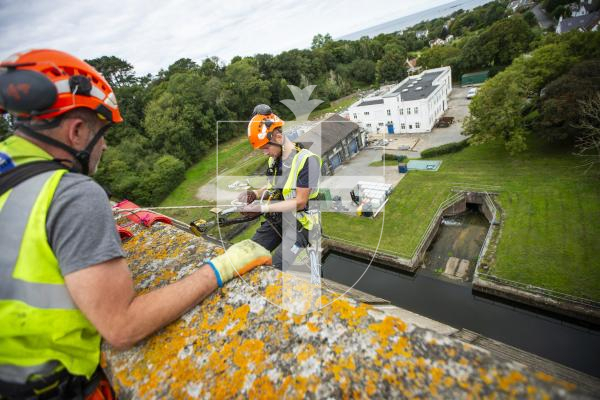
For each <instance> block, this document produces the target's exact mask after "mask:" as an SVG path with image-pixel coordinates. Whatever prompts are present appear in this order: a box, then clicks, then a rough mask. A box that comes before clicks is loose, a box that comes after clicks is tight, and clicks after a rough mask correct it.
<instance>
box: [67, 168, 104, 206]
mask: <svg viewBox="0 0 600 400" xmlns="http://www.w3.org/2000/svg"><path fill="white" fill-rule="evenodd" d="M64 194H73V195H84V196H85V197H94V196H102V198H103V199H106V198H107V197H108V196H107V195H106V192H105V190H104V189H103V188H102V186H100V184H98V182H96V181H95V180H93V179H92V178H90V177H89V176H86V175H82V174H78V173H74V172H67V173H66V174H65V175H64V176H63V177H62V179H61V180H60V182H59V184H58V187H57V188H56V193H55V197H57V196H60V195H64Z"/></svg>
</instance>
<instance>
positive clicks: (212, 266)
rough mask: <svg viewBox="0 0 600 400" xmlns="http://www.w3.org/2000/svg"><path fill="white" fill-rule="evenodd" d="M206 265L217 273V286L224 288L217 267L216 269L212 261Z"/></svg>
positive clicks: (207, 261) (208, 261) (205, 262)
mask: <svg viewBox="0 0 600 400" xmlns="http://www.w3.org/2000/svg"><path fill="white" fill-rule="evenodd" d="M204 264H206V265H209V266H210V267H211V268H212V270H213V272H214V273H215V277H216V278H217V285H219V287H223V279H221V274H220V273H219V270H218V269H217V267H215V264H213V263H212V261H210V260H206V261H204Z"/></svg>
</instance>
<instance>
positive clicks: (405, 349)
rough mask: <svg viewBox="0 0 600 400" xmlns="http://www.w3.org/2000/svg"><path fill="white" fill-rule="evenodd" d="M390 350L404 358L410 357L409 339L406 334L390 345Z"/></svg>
mask: <svg viewBox="0 0 600 400" xmlns="http://www.w3.org/2000/svg"><path fill="white" fill-rule="evenodd" d="M392 352H393V354H394V355H401V356H403V357H406V358H410V357H412V353H411V351H410V341H409V340H408V338H407V337H406V336H400V337H399V338H398V341H397V342H396V343H395V344H394V345H393V346H392Z"/></svg>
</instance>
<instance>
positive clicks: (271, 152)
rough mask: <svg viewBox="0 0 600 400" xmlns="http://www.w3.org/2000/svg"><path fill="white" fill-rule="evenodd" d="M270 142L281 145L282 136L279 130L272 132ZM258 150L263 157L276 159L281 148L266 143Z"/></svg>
mask: <svg viewBox="0 0 600 400" xmlns="http://www.w3.org/2000/svg"><path fill="white" fill-rule="evenodd" d="M271 141H272V142H273V143H278V144H283V135H282V134H281V132H280V131H279V130H275V131H274V132H273V136H272V137H271ZM260 149H261V150H262V151H263V154H264V155H265V156H269V157H273V158H278V157H279V156H280V155H281V146H277V145H276V144H271V143H267V144H265V145H264V146H261V148H260Z"/></svg>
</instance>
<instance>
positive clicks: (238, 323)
mask: <svg viewBox="0 0 600 400" xmlns="http://www.w3.org/2000/svg"><path fill="white" fill-rule="evenodd" d="M249 311H250V306H249V305H248V304H244V305H242V306H240V307H237V308H235V309H234V308H233V307H232V306H230V305H229V304H226V305H225V306H224V307H223V316H222V317H221V318H220V319H219V320H218V321H216V322H213V323H211V322H210V321H209V316H208V315H206V317H205V320H204V321H202V323H201V325H200V328H201V329H205V330H212V331H219V332H221V331H223V330H224V329H225V327H226V326H228V325H230V324H232V323H235V325H233V326H232V327H231V328H230V329H229V330H228V331H227V333H228V334H234V333H236V332H238V331H239V330H241V329H243V328H245V326H246V322H247V318H248V312H249Z"/></svg>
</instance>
